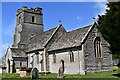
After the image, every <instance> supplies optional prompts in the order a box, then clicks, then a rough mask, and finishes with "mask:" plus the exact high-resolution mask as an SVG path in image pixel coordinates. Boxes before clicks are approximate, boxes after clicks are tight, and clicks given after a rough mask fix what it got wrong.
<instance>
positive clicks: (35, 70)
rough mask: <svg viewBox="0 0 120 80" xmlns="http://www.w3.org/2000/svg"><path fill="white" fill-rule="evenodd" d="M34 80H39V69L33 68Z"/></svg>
mask: <svg viewBox="0 0 120 80" xmlns="http://www.w3.org/2000/svg"><path fill="white" fill-rule="evenodd" d="M31 74H32V79H37V78H38V77H39V71H38V69H37V68H33V69H32V71H31Z"/></svg>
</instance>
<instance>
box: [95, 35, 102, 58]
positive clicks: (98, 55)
mask: <svg viewBox="0 0 120 80" xmlns="http://www.w3.org/2000/svg"><path fill="white" fill-rule="evenodd" d="M94 51H95V57H96V58H102V51H101V40H100V37H96V38H95V40H94Z"/></svg>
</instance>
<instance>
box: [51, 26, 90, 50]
mask: <svg viewBox="0 0 120 80" xmlns="http://www.w3.org/2000/svg"><path fill="white" fill-rule="evenodd" d="M90 26H91V25H89V26H86V27H83V28H79V29H76V30H73V31H69V32H66V33H64V34H63V35H61V37H59V38H58V39H57V40H56V41H55V42H54V43H53V44H52V45H51V47H50V48H49V51H52V50H58V49H63V48H69V47H75V46H80V45H81V40H82V39H83V37H85V34H86V33H87V31H88V29H89V28H90Z"/></svg>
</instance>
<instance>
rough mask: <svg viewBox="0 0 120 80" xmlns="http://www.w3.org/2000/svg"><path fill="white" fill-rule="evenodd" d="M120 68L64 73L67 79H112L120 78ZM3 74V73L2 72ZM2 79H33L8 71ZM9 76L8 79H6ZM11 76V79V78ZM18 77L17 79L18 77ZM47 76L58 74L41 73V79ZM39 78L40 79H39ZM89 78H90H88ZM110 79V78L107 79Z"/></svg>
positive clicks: (51, 76)
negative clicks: (109, 70) (71, 73)
mask: <svg viewBox="0 0 120 80" xmlns="http://www.w3.org/2000/svg"><path fill="white" fill-rule="evenodd" d="M118 69H119V70H114V71H112V72H100V73H90V74H86V75H79V74H74V75H70V74H69V75H68V74H64V78H65V79H69V78H82V79H85V78H97V79H100V78H101V79H102V78H112V79H110V80H113V78H114V80H120V74H119V75H118V73H120V72H118V71H120V68H118ZM0 76H1V74H0ZM2 78H3V79H2V80H31V79H30V78H21V77H20V76H19V74H15V73H6V74H3V75H2ZM4 78H7V79H4ZM10 78H11V79H10ZM16 78H17V79H16ZM47 78H57V74H56V73H51V74H46V75H43V74H40V75H39V79H47ZM37 80H38V79H37ZM87 80H89V79H87ZM91 80H92V79H91ZM105 80H108V79H105Z"/></svg>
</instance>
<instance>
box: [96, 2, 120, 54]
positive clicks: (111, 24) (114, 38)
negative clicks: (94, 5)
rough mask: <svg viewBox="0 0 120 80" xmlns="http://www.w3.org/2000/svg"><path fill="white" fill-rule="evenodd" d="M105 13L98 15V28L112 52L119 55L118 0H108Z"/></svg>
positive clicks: (119, 17)
mask: <svg viewBox="0 0 120 80" xmlns="http://www.w3.org/2000/svg"><path fill="white" fill-rule="evenodd" d="M107 6H108V8H109V9H107V10H106V13H105V15H102V16H100V15H98V17H99V19H98V24H99V30H100V32H101V33H102V35H103V37H104V38H105V39H106V40H107V41H108V42H109V43H110V45H111V47H110V50H111V51H112V54H117V55H119V56H120V1H119V2H109V3H108V4H107Z"/></svg>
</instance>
